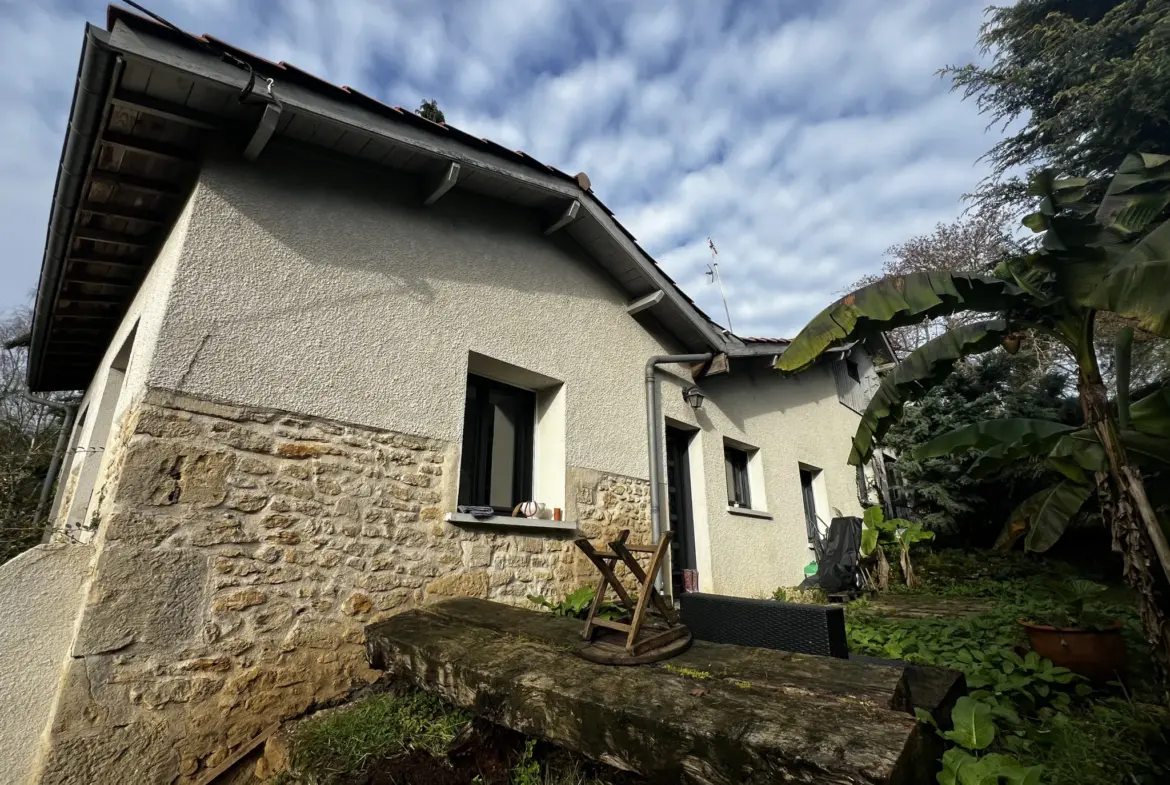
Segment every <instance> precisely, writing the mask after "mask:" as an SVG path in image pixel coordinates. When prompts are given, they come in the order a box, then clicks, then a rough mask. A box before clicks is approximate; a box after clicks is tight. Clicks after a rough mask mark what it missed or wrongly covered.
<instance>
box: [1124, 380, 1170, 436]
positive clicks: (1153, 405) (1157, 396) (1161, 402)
mask: <svg viewBox="0 0 1170 785" xmlns="http://www.w3.org/2000/svg"><path fill="white" fill-rule="evenodd" d="M1129 422H1130V426H1131V427H1132V428H1133V429H1134V430H1135V431H1141V432H1142V433H1148V434H1149V435H1151V436H1161V437H1163V438H1166V439H1170V387H1163V388H1162V389H1160V390H1158V391H1157V392H1155V393H1152V394H1150V395H1147V396H1146V397H1145V398H1142V399H1141V400H1140V401H1137V402H1136V403H1133V404H1131V405H1130V407H1129Z"/></svg>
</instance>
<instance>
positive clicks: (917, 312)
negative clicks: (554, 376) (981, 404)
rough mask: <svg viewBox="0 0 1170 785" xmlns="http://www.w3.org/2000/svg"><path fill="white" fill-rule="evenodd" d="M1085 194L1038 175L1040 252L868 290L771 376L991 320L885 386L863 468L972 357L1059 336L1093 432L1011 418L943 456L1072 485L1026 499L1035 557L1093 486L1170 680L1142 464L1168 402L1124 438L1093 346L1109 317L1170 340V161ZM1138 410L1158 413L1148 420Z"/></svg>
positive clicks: (855, 454)
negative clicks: (905, 331)
mask: <svg viewBox="0 0 1170 785" xmlns="http://www.w3.org/2000/svg"><path fill="white" fill-rule="evenodd" d="M1087 185H1088V183H1087V181H1086V180H1084V179H1080V178H1061V177H1058V176H1056V175H1055V174H1054V173H1052V172H1040V173H1039V174H1037V175H1036V176H1035V177H1034V178H1033V179H1032V181H1031V183H1030V185H1029V192H1030V193H1031V194H1032V195H1033V196H1035V197H1036V199H1037V208H1038V209H1037V210H1036V211H1035V212H1033V213H1032V214H1030V215H1028V216H1026V217H1025V218H1024V220H1023V223H1024V225H1025V226H1027V227H1028V228H1030V229H1031V230H1032V231H1034V232H1036V233H1038V234H1039V235H1040V237H1039V240H1038V242H1037V243H1036V246H1035V248H1034V250H1031V251H1029V252H1027V253H1022V254H1018V255H1014V256H1010V257H1007V258H1004V259H1003V260H1002V261H1001V262H1000V263H999V264H998V265H997V266H996V267H995V269H994V270H993V271H991V272H989V273H987V274H977V273H952V272H947V271H927V272H919V273H913V274H910V275H901V276H891V277H888V278H885V279H883V280H881V281H878V282H877V283H874V284H871V285H869V286H866V287H863V288H861V289H858V290H857V291H855V292H852V293H850V294H848V295H846V296H845V297H843V298H841V299H840V300H838V301H837V302H835V303H833V304H832V305H830V306H829V307H828V308H826V309H825V310H824V311H822V312H821V313H820V314H818V315H817V316H815V317H814V318H813V319H812V321H810V322H809V324H808V325H807V326H806V327H805V328H804V329H803V330H802V331H801V332H800V334H799V335H798V336H797V337H796V338H795V339H794V340H793V341H792V343H791V344H789V345H788V347H787V348H786V349H785V351H784V353H783V354H781V355H780V356H779V357H778V358H777V360H776V367H777V369H779V370H781V371H785V372H797V371H800V370H803V369H805V368H808V367H809V366H811V365H812V364H813V363H815V362H817V361H818V360H819V359H820V358H821V356H822V355H823V354H824V353H825V351H826V350H828V349H830V348H832V347H834V346H837V345H840V344H842V343H845V342H848V341H856V340H864V339H866V338H871V337H876V336H877V335H878V334H880V333H881V332H882V331H884V330H888V329H892V328H895V327H901V326H906V325H910V324H916V323H920V322H923V321H927V320H930V319H934V318H936V317H940V316H946V315H949V314H953V313H956V312H960V311H972V312H977V313H982V314H987V316H988V318H987V320H986V321H983V322H978V323H975V324H969V325H966V326H965V327H960V328H956V329H953V330H951V331H949V332H947V333H945V334H944V335H943V336H941V337H939V338H936V339H934V340H932V341H929V342H927V343H925V344H923V345H922V346H921V347H919V348H918V349H917V350H915V351H914V352H912V353H911V354H910V355H908V356H907V357H906V358H905V359H904V360H903V361H902V363H901V364H900V365H899V366H898V367H897V368H896V369H895V370H894V371H893V372H892V373H890V374H888V375H887V376H886V377H885V379H884V380H883V381H882V383H881V385H880V386H879V388H878V390H877V391H876V394H875V395H874V396H873V398H872V400H871V401H870V403H869V406H868V407H867V409H866V411H865V412H864V413H863V415H862V418H861V422H860V424H859V426H858V429H857V434H856V435H855V436H854V439H853V446H852V450H851V452H850V456H849V462H850V463H852V464H854V465H860V464H863V463H865V462H866V461H868V460H869V458H870V456H871V455H872V453H873V449H874V446H875V445H876V444H877V443H879V442H880V440H881V438H882V436H883V435H884V434H885V431H886V429H887V428H888V427H889V425H890V424H892V423H893V422H894V421H896V420H897V418H898V417H899V416H900V415H901V412H902V409H903V407H904V406H905V404H906V403H908V402H911V401H913V400H916V399H918V398H920V397H922V396H923V395H924V394H925V393H926V392H927V391H928V390H930V389H931V388H932V387H933V386H935V385H936V384H938V383H940V382H941V381H942V380H943V379H944V378H946V376H947V374H949V373H950V372H951V370H952V369H953V368H954V366H955V364H956V363H957V362H959V361H961V360H962V359H963V358H965V357H969V356H972V355H977V354H981V353H984V352H987V351H991V350H993V349H994V348H995V347H996V346H1002V347H1004V349H1005V350H1006V351H1008V352H1009V353H1014V352H1015V350H1017V349H1018V348H1019V345H1020V342H1021V340H1025V339H1026V337H1027V336H1028V335H1030V334H1032V333H1043V334H1045V335H1047V336H1050V337H1051V338H1053V339H1055V341H1056V342H1058V343H1059V344H1060V345H1061V346H1063V347H1064V349H1065V350H1066V351H1067V352H1068V353H1069V355H1070V356H1071V357H1072V358H1073V359H1074V360H1075V362H1076V364H1077V369H1078V375H1077V389H1078V392H1079V394H1080V402H1081V408H1082V411H1083V413H1084V421H1085V424H1084V427H1083V428H1080V429H1068V430H1060V428H1063V426H1061V427H1060V428H1054V427H1051V426H1054V425H1055V424H1053V423H1048V424H1046V425H1040V424H1038V423H1037V422H1036V421H1026V422H1025V421H1000V423H998V424H981V425H983V426H985V427H984V428H983V429H982V430H979V429H978V428H975V429H974V430H971V431H967V432H965V433H955V434H948V435H945V436H944V437H940V440H939V441H940V443H939V444H936V445H934V446H933V447H932V449H933V450H939V451H943V448H944V447H945V448H946V451H950V450H954V451H958V450H971V449H974V450H978V451H979V452H980V462H982V463H983V464H984V466H991V465H994V464H995V462H996V461H1005V460H1019V459H1021V458H1024V457H1027V456H1030V455H1037V454H1039V455H1044V456H1046V460H1049V461H1050V462H1053V465H1054V467H1056V468H1058V469H1061V471H1062V474H1064V475H1065V477H1066V478H1067V479H1066V481H1065V482H1062V483H1061V484H1059V485H1058V486H1055V487H1054V488H1051V489H1045V491H1044V492H1042V493H1041V494H1038V495H1037V496H1036V497H1033V498H1032V499H1029V500H1028V501H1027V502H1025V504H1024V505H1022V506H1021V509H1020V510H1018V511H1017V513H1018V515H1014V516H1013V518H1014V519H1015V524H1014V525H1015V526H1016V528H1017V529H1018V532H1017V536H1018V534H1021V533H1023V534H1026V536H1025V546H1026V547H1031V548H1032V549H1034V550H1043V549H1044V547H1046V546H1048V545H1051V542H1054V541H1055V540H1054V539H1053V538H1054V536H1059V532H1060V531H1063V528H1062V527H1061V525H1060V524H1059V523H1057V522H1058V521H1063V525H1067V518H1068V516H1069V515H1071V514H1073V513H1075V511H1076V510H1077V509H1079V508H1080V506H1081V504H1082V503H1083V502H1084V501H1085V499H1087V498H1088V496H1089V495H1090V494H1091V493H1092V492H1094V491H1095V492H1096V493H1097V497H1098V500H1099V502H1100V506H1101V509H1102V511H1103V515H1104V517H1105V520H1106V522H1107V523H1108V524H1109V526H1110V528H1111V530H1112V534H1113V539H1114V543H1115V544H1116V547H1117V548H1118V549H1119V550H1120V551H1121V554H1122V557H1123V563H1124V571H1125V577H1126V579H1127V581H1128V582H1129V583H1130V585H1132V586H1133V587H1134V588H1135V589H1136V590H1137V591H1138V593H1139V595H1140V596H1141V601H1142V619H1143V624H1144V628H1145V632H1146V637H1147V639H1148V640H1149V642H1150V644H1151V646H1152V647H1153V649H1154V651H1155V653H1156V655H1157V656H1158V658H1159V660H1160V661H1161V662H1162V663H1163V664H1164V665H1165V666H1166V667H1167V668H1168V669H1170V625H1168V624H1167V622H1166V621H1165V615H1164V613H1165V612H1164V610H1163V609H1164V608H1167V607H1170V544H1168V543H1167V538H1166V534H1165V532H1164V531H1163V529H1162V527H1161V525H1160V523H1159V521H1158V519H1157V516H1156V514H1155V512H1154V509H1153V506H1152V505H1151V504H1150V502H1149V499H1148V497H1147V494H1146V490H1145V487H1144V485H1143V483H1142V480H1141V474H1140V472H1139V467H1140V466H1141V464H1142V462H1144V461H1147V460H1149V461H1154V460H1156V456H1168V455H1170V449H1168V447H1170V411H1167V410H1166V409H1164V408H1159V407H1160V406H1161V404H1162V403H1165V400H1164V398H1165V396H1164V395H1162V394H1159V395H1162V400H1161V401H1145V400H1143V401H1138V402H1137V403H1134V404H1133V405H1132V408H1131V410H1130V419H1129V422H1127V423H1126V425H1127V426H1128V427H1127V428H1125V429H1123V428H1122V427H1121V424H1120V423H1119V418H1118V417H1117V416H1116V415H1115V414H1114V413H1113V411H1112V410H1111V408H1110V405H1109V399H1108V395H1107V392H1106V389H1105V385H1104V382H1103V380H1102V378H1101V370H1100V365H1099V363H1098V360H1097V355H1096V349H1095V345H1094V340H1093V339H1094V333H1095V324H1096V315H1097V312H1098V311H1110V312H1113V313H1117V314H1119V315H1121V316H1123V317H1127V318H1130V319H1133V320H1135V321H1136V322H1137V324H1139V325H1140V326H1141V327H1143V328H1144V329H1146V330H1148V331H1150V332H1152V333H1155V334H1157V335H1160V336H1162V337H1164V338H1167V337H1170V220H1168V216H1167V212H1168V211H1167V207H1168V205H1170V156H1165V155H1152V154H1146V153H1136V154H1132V155H1129V156H1127V157H1126V159H1125V161H1124V162H1123V164H1122V165H1121V167H1120V168H1119V169H1118V171H1117V173H1116V175H1115V176H1114V177H1113V179H1112V180H1111V181H1110V184H1109V186H1108V188H1107V190H1106V192H1105V195H1104V197H1103V198H1102V200H1101V202H1100V203H1099V204H1096V205H1094V204H1091V203H1089V202H1088V201H1087ZM1143 404H1144V405H1145V407H1146V408H1148V409H1151V410H1152V411H1151V412H1149V413H1148V414H1147V416H1146V417H1145V418H1144V420H1143V421H1141V422H1139V417H1138V416H1137V411H1138V410H1139V409H1140V408H1141V407H1142V406H1143ZM973 428H974V426H973ZM963 430H965V431H966V430H967V429H963ZM947 436H949V437H950V439H949V441H948V440H946V437H947ZM928 446H929V445H928ZM939 454H942V452H940V453H939ZM1011 525H1012V524H1011V522H1009V526H1011ZM1021 526H1022V528H1020V527H1021ZM1029 537H1030V542H1029Z"/></svg>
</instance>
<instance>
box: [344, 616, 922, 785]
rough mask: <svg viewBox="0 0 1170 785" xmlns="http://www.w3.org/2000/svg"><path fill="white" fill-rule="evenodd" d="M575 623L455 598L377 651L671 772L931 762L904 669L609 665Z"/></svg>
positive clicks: (775, 655)
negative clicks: (585, 644) (596, 657)
mask: <svg viewBox="0 0 1170 785" xmlns="http://www.w3.org/2000/svg"><path fill="white" fill-rule="evenodd" d="M579 628H580V623H579V622H575V621H572V620H567V619H558V618H556V617H554V616H552V615H551V614H547V613H539V612H534V611H526V610H523V609H519V608H512V607H509V606H501V605H498V604H496V603H491V602H487V601H483V600H471V599H457V600H448V601H445V602H443V603H439V604H437V605H434V606H431V607H429V608H428V609H426V610H415V611H410V612H407V613H403V614H400V615H398V616H395V617H394V618H392V619H390V620H388V621H386V622H382V623H381V624H377V625H374V626H372V627H370V628H368V629H367V648H368V651H369V654H370V659H371V664H373V665H374V667H377V668H382V669H385V670H389V671H392V672H394V673H397V674H399V675H401V676H402V677H403V678H406V679H408V680H410V681H413V682H414V683H416V684H417V685H418V686H420V687H422V688H424V689H427V690H431V691H433V692H437V693H439V694H441V695H442V696H443V697H445V698H446V699H447V700H449V701H451V702H453V703H455V704H457V705H460V706H464V707H466V708H469V709H471V710H473V711H475V712H477V713H479V714H480V715H481V716H484V717H486V718H488V719H490V720H492V721H494V722H497V723H499V724H502V725H505V726H508V727H510V728H514V729H515V730H518V731H520V732H522V733H526V734H530V735H533V736H539V737H543V738H546V739H549V740H550V741H553V742H555V743H557V744H559V745H561V746H564V747H566V748H568V749H572V750H575V751H577V752H579V753H582V754H584V755H587V756H589V757H592V758H594V759H596V760H600V761H603V762H605V763H608V764H610V765H613V766H616V767H618V768H622V769H626V770H630V771H636V772H639V773H642V774H645V775H648V776H651V777H654V778H663V779H664V781H677V780H678V779H679V778H682V779H683V780H684V781H687V782H694V783H712V784H715V783H718V784H720V785H722V784H723V783H728V784H729V783H741V782H742V783H765V782H767V783H771V782H807V783H813V782H815V783H898V784H901V783H911V782H918V781H920V779H921V776H922V775H921V774H920V772H922V771H926V770H928V769H929V767H921V766H917V765H916V764H917V763H918V761H916V760H915V758H916V756H918V755H920V746H919V745H918V743H917V742H918V738H917V731H916V724H915V721H914V718H913V717H912V716H911V715H910V714H908V713H907V712H906V711H904V710H900V709H899V708H896V707H895V706H896V705H897V704H898V703H899V702H904V700H905V697H904V695H905V693H904V689H905V688H904V687H903V686H902V683H901V674H900V673H898V672H897V671H896V670H894V669H890V668H883V667H877V666H871V665H866V664H863V663H855V662H849V661H847V660H839V659H831V658H820V657H807V656H803V655H795V654H789V653H787V652H774V651H769V650H764V649H748V648H744V647H738V646H723V645H718V644H701V645H700V644H696V646H695V648H694V649H692V651H690V652H687V653H686V654H684V655H682V656H680V657H676V658H675V659H673V660H671V661H669V662H668V663H665V664H658V665H648V666H638V667H630V668H620V667H607V666H604V665H597V664H594V663H590V662H587V661H585V660H583V659H581V658H580V657H577V656H576V655H575V654H574V653H573V649H574V648H575V647H576V645H577V643H578V642H579V640H580V638H579ZM667 666H669V667H667ZM682 669H688V671H689V675H688V671H683V670H682ZM697 675H702V676H704V677H701V678H696V676H697ZM835 677H839V678H835Z"/></svg>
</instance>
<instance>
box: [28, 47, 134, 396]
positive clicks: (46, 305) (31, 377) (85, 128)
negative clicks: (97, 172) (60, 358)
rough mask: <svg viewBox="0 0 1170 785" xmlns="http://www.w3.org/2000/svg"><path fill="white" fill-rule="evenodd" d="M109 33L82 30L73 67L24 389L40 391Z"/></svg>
mask: <svg viewBox="0 0 1170 785" xmlns="http://www.w3.org/2000/svg"><path fill="white" fill-rule="evenodd" d="M108 42H109V34H108V33H106V32H105V31H104V30H101V29H100V28H97V27H94V26H93V25H87V26H86V29H85V43H84V44H83V46H82V49H81V62H80V63H79V64H78V67H77V86H76V88H75V89H74V92H73V105H72V107H71V108H70V110H69V129H68V131H67V132H66V134H65V144H64V146H63V147H62V149H61V162H60V164H59V165H58V167H57V184H56V186H55V187H54V188H53V206H52V211H51V212H50V215H49V229H48V235H47V237H46V238H45V254H44V257H43V259H42V261H41V276H40V281H39V283H38V285H37V302H36V307H35V309H34V311H33V326H32V342H31V345H30V348H29V355H28V386H29V388H30V389H33V390H35V389H39V384H40V381H41V375H42V373H43V370H44V369H43V368H42V367H41V360H42V357H43V355H44V352H45V341H46V340H47V337H48V331H49V309H50V308H52V304H53V301H54V300H55V298H56V295H57V289H58V288H59V286H60V283H61V271H62V266H63V264H64V261H65V255H66V254H67V252H68V251H69V243H70V239H71V237H72V235H73V225H74V222H75V219H76V216H77V207H78V205H79V204H80V202H81V197H82V190H83V189H84V186H85V179H86V175H87V174H88V172H89V165H90V162H91V160H92V158H93V154H94V147H95V144H96V142H97V139H98V137H99V136H100V135H101V132H102V128H101V121H102V117H103V116H104V113H105V108H106V102H107V101H106V99H107V97H108V95H109V92H110V89H111V87H112V83H113V81H114V80H113V77H114V68H115V66H116V64H117V62H118V56H117V55H116V54H115V53H114V52H113V51H112V50H110V49H109V48H108Z"/></svg>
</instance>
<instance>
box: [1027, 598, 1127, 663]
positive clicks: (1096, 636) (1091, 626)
mask: <svg viewBox="0 0 1170 785" xmlns="http://www.w3.org/2000/svg"><path fill="white" fill-rule="evenodd" d="M1104 591H1105V587H1104V586H1102V585H1101V584H1099V583H1093V582H1092V581H1086V580H1082V579H1072V580H1069V581H1066V582H1065V583H1064V585H1063V587H1062V589H1061V591H1060V597H1061V599H1062V600H1063V607H1062V608H1061V609H1060V610H1058V611H1056V612H1054V613H1052V614H1049V615H1047V616H1045V617H1043V618H1039V619H1021V620H1020V623H1021V624H1023V625H1024V628H1025V629H1027V631H1028V640H1029V642H1030V643H1031V644H1032V650H1033V651H1035V652H1036V653H1037V654H1039V655H1040V656H1041V657H1046V658H1048V659H1050V660H1052V662H1053V663H1055V664H1056V665H1059V666H1061V667H1064V668H1068V669H1069V670H1071V671H1073V672H1074V673H1079V674H1081V675H1082V676H1085V677H1087V678H1089V679H1092V680H1094V681H1108V680H1109V679H1115V678H1117V677H1118V675H1119V674H1120V673H1121V671H1123V670H1125V662H1126V654H1125V639H1124V638H1122V637H1121V626H1122V625H1121V622H1120V621H1117V620H1116V619H1110V618H1108V617H1106V616H1103V615H1102V614H1100V613H1099V612H1098V611H1097V610H1096V609H1095V608H1094V607H1093V604H1092V601H1093V600H1094V599H1096V598H1098V597H1099V596H1100V595H1101V593H1102V592H1104Z"/></svg>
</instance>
